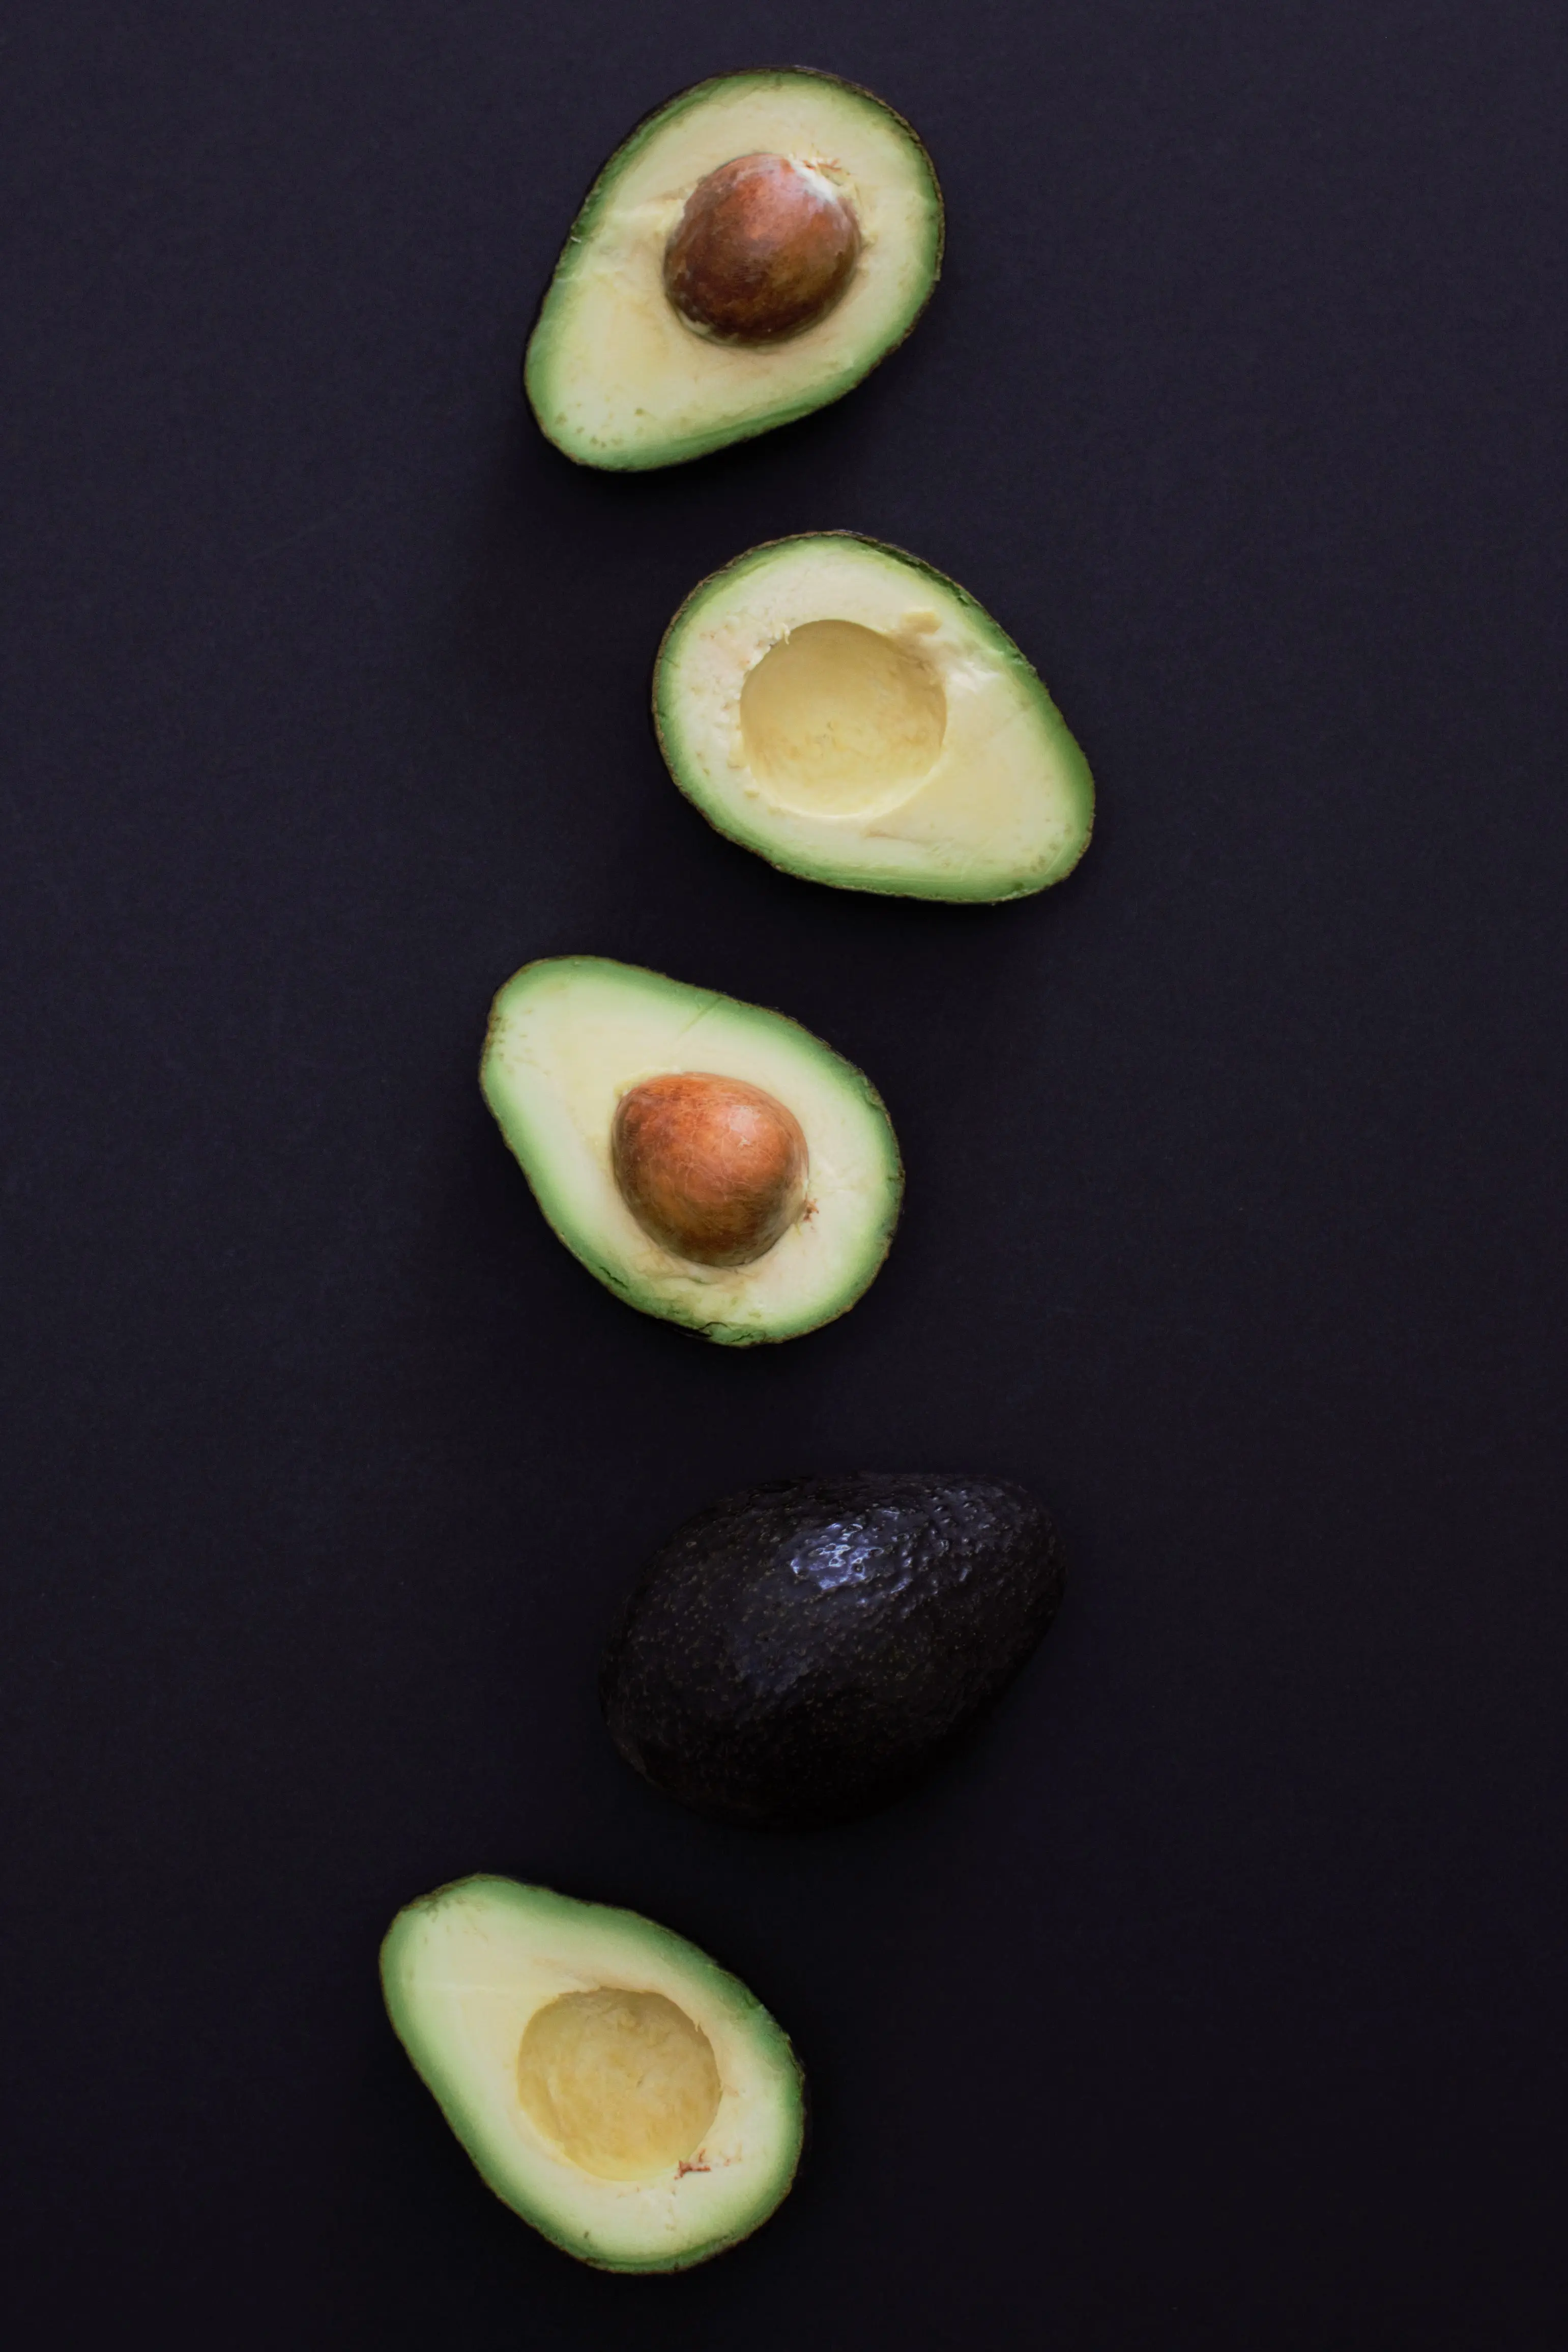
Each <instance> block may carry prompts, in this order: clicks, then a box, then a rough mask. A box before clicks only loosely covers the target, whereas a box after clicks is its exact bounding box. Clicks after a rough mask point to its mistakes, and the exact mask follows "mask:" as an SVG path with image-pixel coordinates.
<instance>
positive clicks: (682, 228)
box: [664, 155, 861, 343]
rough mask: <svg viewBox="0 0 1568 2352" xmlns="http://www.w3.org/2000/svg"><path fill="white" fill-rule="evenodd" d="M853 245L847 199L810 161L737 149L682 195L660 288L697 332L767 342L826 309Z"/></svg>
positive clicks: (849, 264) (843, 280)
mask: <svg viewBox="0 0 1568 2352" xmlns="http://www.w3.org/2000/svg"><path fill="white" fill-rule="evenodd" d="M860 249H861V233H860V224H859V223H858V221H857V220H856V219H855V216H854V214H853V213H852V210H851V209H850V206H849V204H848V202H847V200H846V199H845V198H844V197H842V196H841V195H840V194H839V192H838V190H837V189H836V188H835V187H834V186H833V185H832V184H831V181H829V180H827V179H825V178H824V177H823V175H822V173H821V172H819V171H817V170H816V169H815V168H814V167H813V166H812V165H811V164H810V163H793V162H791V160H790V159H789V156H788V155H737V157H736V158H735V160H734V162H733V163H721V164H720V165H719V167H718V169H717V171H716V172H710V173H708V175H707V177H706V180H699V181H698V182H697V184H696V186H695V188H694V189H693V190H692V193H691V194H690V195H689V196H688V197H687V199H686V208H685V212H684V213H683V214H682V215H681V217H680V222H679V224H678V226H677V227H676V229H675V233H674V236H672V237H671V239H670V242H669V245H668V246H667V247H666V248H665V252H664V291H665V293H666V294H668V296H669V298H670V300H671V301H672V302H673V303H674V307H675V309H676V310H678V311H679V312H680V314H681V316H682V318H683V319H685V321H686V323H687V325H688V326H692V327H695V328H696V329H697V330H698V331H699V332H700V333H702V334H705V335H711V336H713V337H714V338H715V339H716V341H719V342H727V343H773V342H777V341H779V338H780V337H781V336H784V335H793V334H795V333H797V332H798V331H799V330H800V328H802V327H810V326H814V325H815V324H816V322H817V320H819V319H821V318H824V317H825V316H826V315H827V313H828V312H829V311H830V310H831V309H832V307H833V304H834V303H835V302H836V301H837V300H838V299H839V297H840V296H841V294H842V292H843V290H844V289H845V287H846V286H847V285H848V284H849V281H850V276H851V273H852V270H853V268H854V266H855V262H856V259H857V258H858V257H859V254H860Z"/></svg>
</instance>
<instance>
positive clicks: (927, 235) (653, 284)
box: [524, 69, 942, 469]
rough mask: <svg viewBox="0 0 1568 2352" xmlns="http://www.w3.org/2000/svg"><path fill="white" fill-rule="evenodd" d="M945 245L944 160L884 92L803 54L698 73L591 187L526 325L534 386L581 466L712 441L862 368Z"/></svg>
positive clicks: (906, 326) (528, 380)
mask: <svg viewBox="0 0 1568 2352" xmlns="http://www.w3.org/2000/svg"><path fill="white" fill-rule="evenodd" d="M742 165H744V166H745V167H746V168H745V169H744V170H737V168H736V167H738V166H742ZM941 257H942V198H941V194H940V192H939V190H938V188H937V185H936V173H934V172H933V170H932V168H931V162H930V158H929V157H928V156H927V154H926V152H925V149H924V147H922V145H921V143H920V142H919V140H918V139H917V138H916V137H915V133H914V131H912V130H911V129H910V127H909V125H908V123H907V122H905V121H904V119H903V118H902V116H900V115H897V114H895V113H894V111H893V110H892V108H891V107H887V106H884V105H883V102H882V100H880V99H877V98H873V96H872V94H871V92H870V91H869V90H864V89H856V88H855V87H854V85H853V84H852V83H850V82H845V81H840V80H839V79H837V77H836V76H834V75H832V74H825V73H813V72H809V71H806V70H804V69H791V70H772V71H759V72H752V73H737V74H725V75H721V76H719V77H718V78H717V79H715V80H712V81H705V82H699V83H698V84H697V85H696V87H695V89H687V90H683V91H682V92H681V93H680V95H679V96H678V97H676V98H673V99H671V100H669V102H668V104H667V105H664V106H662V107H660V108H659V110H657V112H656V113H654V114H652V115H650V116H649V117H648V119H647V121H644V122H643V123H642V124H640V125H639V127H638V128H637V129H636V130H635V131H633V132H632V135H631V137H630V138H629V139H628V140H626V142H624V144H623V145H622V146H621V147H619V148H618V149H617V150H616V152H615V153H614V154H613V155H612V157H611V159H610V161H609V163H607V164H606V165H605V167H604V169H603V171H602V172H601V173H600V175H599V177H598V179H597V180H595V182H594V184H593V185H592V187H591V189H590V190H589V193H588V195H587V198H586V200H585V201H584V204H583V206H582V210H581V211H580V213H579V215H578V216H577V219H576V221H575V222H574V223H573V225H572V229H571V234H570V236H569V237H568V238H567V241H566V245H565V247H563V249H562V252H561V257H560V259H559V262H558V263H557V264H556V269H555V275H554V277H553V278H551V280H550V284H549V290H548V292H547V293H546V295H545V299H544V302H543V305H542V306H541V308H540V310H539V315H538V321H537V323H536V325H535V327H534V331H533V334H532V336H531V337H530V339H529V342H528V356H527V359H526V362H525V364H524V383H525V385H526V387H527V391H528V400H529V402H530V404H531V405H532V408H533V412H534V415H535V416H536V417H537V418H538V423H539V426H540V428H541V430H542V431H543V432H544V433H545V435H546V436H548V438H549V439H550V440H551V441H553V442H554V443H555V445H556V446H557V447H558V448H559V449H561V450H563V451H564V452H565V454H566V455H567V457H571V458H574V459H576V460H577V462H578V463H579V464H580V465H587V466H601V467H614V468H623V469H624V468H637V467H652V466H670V465H675V464H677V463H679V462H680V461H681V460H683V459H685V458H688V457H702V456H703V455H704V454H705V452H706V451H707V450H710V449H717V448H721V447H723V446H724V445H725V444H726V443H727V442H730V441H739V440H744V439H746V438H747V436H750V435H752V434H756V433H766V432H768V430H769V429H770V427H772V426H773V425H787V424H789V422H790V421H791V420H792V419H793V418H795V417H798V416H803V415H806V414H807V412H808V411H809V410H810V409H813V408H821V406H823V405H824V404H825V403H827V402H828V401H831V400H837V399H838V398H839V397H840V396H841V394H843V393H846V392H848V391H850V390H851V389H852V386H854V385H855V384H857V383H859V382H860V381H861V379H862V376H864V375H867V374H869V373H870V372H871V370H872V369H873V367H874V366H875V365H876V363H877V362H878V361H879V360H881V359H883V358H885V356H886V354H887V353H888V352H890V351H891V350H892V349H893V348H894V344H896V343H899V342H902V341H903V340H904V336H905V335H906V334H907V333H908V332H909V330H910V328H911V327H912V326H913V325H914V324H915V320H916V319H917V318H918V317H919V315H920V312H921V311H922V310H924V308H925V303H926V301H927V299H929V297H930V293H931V289H932V288H933V286H934V285H935V284H936V276H937V272H938V269H939V268H940V265H941Z"/></svg>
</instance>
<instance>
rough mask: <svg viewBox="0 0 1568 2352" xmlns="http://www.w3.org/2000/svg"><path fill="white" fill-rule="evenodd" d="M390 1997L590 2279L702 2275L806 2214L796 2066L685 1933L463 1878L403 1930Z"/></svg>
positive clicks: (504, 2175)
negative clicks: (793, 2212) (617, 2274)
mask: <svg viewBox="0 0 1568 2352" xmlns="http://www.w3.org/2000/svg"><path fill="white" fill-rule="evenodd" d="M382 1990H383V1991H384V1993H385V1996H386V2005H387V2011H388V2014H389V2016H390V2017H391V2019H392V2025H393V2028H394V2030H395V2031H396V2033H397V2035H398V2038H399V2040H400V2041H401V2042H402V2045H403V2047H404V2049H405V2050H406V2051H407V2052H408V2054H409V2056H410V2058H411V2059H412V2060H413V2064H414V2067H415V2069H416V2070H417V2072H418V2073H419V2074H420V2075H421V2077H422V2078H423V2081H424V2082H425V2083H426V2084H428V2086H429V2088H430V2089H431V2090H432V2091H433V2092H434V2095H435V2098H436V2100H437V2102H438V2103H439V2105H440V2107H441V2110H442V2113H443V2114H444V2116H445V2117H446V2120H447V2122H448V2123H449V2124H450V2125H451V2126H452V2128H453V2130H454V2131H455V2133H456V2135H457V2137H458V2138H459V2139H460V2140H461V2141H462V2143H463V2146H464V2147H465V2149H466V2150H467V2152H468V2154H469V2156H470V2157H471V2158H473V2160H474V2162H475V2164H476V2166H477V2168H478V2169H479V2172H480V2173H481V2175H482V2176H483V2178H484V2179H485V2180H486V2182H487V2184H488V2185H489V2187H490V2188H492V2189H494V2190H495V2192H496V2194H497V2197H499V2198H500V2199H501V2200H502V2202H503V2203H504V2204H507V2205H509V2206H510V2207H511V2209H512V2210H513V2211H514V2212H515V2213H519V2214H521V2216H522V2218H523V2220H524V2221H528V2222H531V2223H532V2225H533V2227H534V2228H535V2229H536V2230H538V2231H541V2232H542V2234H543V2235H544V2236H545V2237H547V2238H549V2239H550V2240H551V2241H552V2242H553V2243H554V2244H556V2245H558V2246H559V2247H561V2248H563V2249H564V2251H565V2252H567V2253H569V2254H575V2255H576V2256H577V2257H578V2259H579V2260H580V2261H581V2262H585V2263H593V2264H594V2265H595V2266H596V2267H597V2268H599V2269H601V2270H612V2271H678V2270H685V2269H688V2268H689V2267H690V2266H691V2265H692V2264H693V2263H704V2262H706V2261H707V2260H708V2258H709V2256H710V2255H713V2254H717V2253H722V2252H724V2250H725V2248H726V2247H727V2246H733V2245H735V2244H737V2242H738V2241H739V2240H740V2239H742V2238H745V2237H748V2236H749V2235H750V2233H751V2231H753V2230H755V2229H756V2228H757V2227H758V2223H760V2222H762V2221H766V2220H767V2219H768V2215H769V2214H770V2213H771V2212H772V2211H773V2210H774V2208H775V2206H777V2205H778V2204H779V2201H780V2200H781V2199H783V2198H784V2197H785V2196H786V2195H787V2194H788V2191H789V2184H790V2182H791V2181H792V2179H794V2177H795V2167H796V2164H797V2162H798V2161H799V2158H800V2142H801V2137H802V2130H803V2122H804V2104H803V2085H802V2080H801V2074H800V2066H799V2065H798V2063H796V2059H795V2053H794V2052H793V2051H792V2050H791V2048H790V2046H789V2040H788V2038H787V2036H786V2035H785V2034H784V2032H782V2031H781V2029H780V2028H779V2026H778V2025H777V2024H775V2022H774V2021H773V2019H772V2018H771V2017H770V2016H769V2015H768V2011H766V2010H765V2009H764V2008H763V2006H762V2004H761V2002H760V2001H759V2000H757V1999H756V1998H755V1997H754V1996H753V1995H752V1994H751V1993H749V1992H748V1991H747V1989H746V1987H745V1986H744V1985H743V1984H741V1983H739V1982H738V1981H737V1979H736V1978H734V1977H732V1976H729V1975H728V1974H727V1972H726V1971H725V1970H724V1969H721V1968H719V1967H718V1966H717V1965H716V1963H715V1962H714V1961H713V1960H710V1959H709V1958H708V1957H707V1955H706V1952H700V1951H699V1950H698V1949H697V1948H696V1946H695V1944H688V1943H687V1942H686V1940H685V1937H683V1936H676V1935H673V1934H672V1933H671V1931H670V1930H669V1928H667V1927H655V1926H654V1924H653V1921H652V1920H651V1919H643V1918H640V1917H639V1916H638V1915H637V1914H636V1912H634V1911H619V1910H614V1909H612V1908H611V1906H608V1905H606V1904H602V1903H579V1902H575V1901H573V1900H572V1899H571V1897H570V1896H569V1895H556V1894H553V1893H552V1892H551V1891H550V1890H549V1888H548V1887H544V1886H523V1885H518V1884H517V1881H516V1880H515V1879H510V1878H489V1877H476V1878H464V1879H460V1880H458V1881H457V1883H456V1884H455V1885H452V1886H443V1887H441V1888H439V1889H438V1890H437V1891H436V1893H435V1894H434V1895H425V1896H424V1897H423V1899H422V1900H421V1901H419V1902H416V1903H411V1904H409V1905H408V1906H407V1907H406V1908H405V1909H404V1910H402V1911H400V1912H399V1913H398V1916H397V1917H396V1918H395V1919H394V1920H393V1922H392V1927H391V1929H390V1931H389V1933H388V1935H387V1937H386V1941H385V1943H384V1944H383V1945H382Z"/></svg>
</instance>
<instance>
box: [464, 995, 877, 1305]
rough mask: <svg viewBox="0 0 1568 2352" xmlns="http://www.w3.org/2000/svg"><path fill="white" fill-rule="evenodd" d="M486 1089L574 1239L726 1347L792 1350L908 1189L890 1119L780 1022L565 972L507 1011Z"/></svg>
mask: <svg viewBox="0 0 1568 2352" xmlns="http://www.w3.org/2000/svg"><path fill="white" fill-rule="evenodd" d="M480 1082H481V1084H482V1086H483V1087H484V1091H485V1097H486V1101H487V1102H488V1104H489V1106H490V1108H491V1110H492V1111H493V1112H494V1113H495V1116H496V1118H497V1122H498V1123H499V1126H500V1129H501V1131H502V1134H503V1135H504V1136H505V1137H506V1139H507V1143H508V1145H509V1146H510V1147H511V1150H512V1151H513V1153H514V1155H515V1156H516V1158H517V1160H518V1162H519V1164H520V1165H521V1167H522V1170H523V1172H524V1174H525V1175H526V1176H527V1178H528V1182H529V1183H530V1185H531V1186H532V1187H533V1191H534V1194H535V1197H536V1199H537V1200H538V1204H539V1206H540V1208H541V1209H542V1210H543V1212H544V1213H545V1216H546V1218H547V1219H548V1220H549V1223H550V1225H551V1226H552V1227H553V1228H554V1230H555V1232H556V1233H557V1234H558V1235H559V1238H560V1239H561V1240H562V1241H563V1242H564V1243H565V1244H566V1245H567V1247H568V1249H570V1251H572V1253H573V1254H574V1255H576V1256H577V1257H579V1258H580V1260H581V1261H582V1263H583V1265H586V1266H587V1267H588V1269H589V1271H590V1272H591V1274H594V1275H597V1276H598V1277H599V1279H600V1281H601V1282H602V1283H604V1284H605V1285H606V1286H608V1287H609V1288H610V1289H612V1290H613V1291H614V1292H615V1293H616V1294H617V1296H618V1297H622V1298H624V1299H625V1300H626V1301H627V1302H628V1304H629V1305H631V1306H633V1307H639V1308H641V1309H642V1311H643V1313H644V1314H648V1315H659V1316H663V1317H664V1318H667V1319H668V1320H670V1321H672V1322H675V1323H679V1324H682V1325H684V1326H685V1328H687V1329H689V1330H693V1331H696V1332H698V1333H700V1334H701V1335H702V1336H703V1337H704V1338H705V1339H716V1340H718V1341H720V1342H722V1343H724V1344H726V1345H728V1346H737V1347H746V1346H748V1345H751V1344H753V1343H754V1342H757V1341H759V1340H766V1339H792V1338H795V1337H796V1336H798V1335H799V1334H800V1333H801V1332H805V1331H810V1330H814V1329H815V1328H817V1326H818V1325H819V1324H821V1323H827V1322H830V1321H831V1319H832V1318H833V1317H834V1316H836V1315H841V1314H842V1313H843V1312H844V1311H845V1309H846V1308H847V1307H852V1305H853V1304H854V1302H855V1300H856V1299H857V1298H858V1297H860V1296H861V1293H862V1291H863V1290H864V1289H865V1287H866V1286H867V1285H868V1284H869V1283H870V1281H871V1280H872V1278H873V1276H874V1275H875V1273H876V1271H877V1269H878V1267H879V1266H880V1265H881V1264H882V1261H883V1257H884V1256H885V1255H886V1253H887V1247H888V1244H889V1242H890V1240H891V1238H892V1234H893V1228H894V1223H895V1222H896V1220H897V1216H898V1209H899V1202H900V1198H901V1195H902V1192H903V1171H902V1169H901V1166H900V1163H899V1156H898V1146H897V1144H896V1142H895V1141H894V1134H893V1129H892V1127H891V1125H890V1124H889V1121H888V1117H887V1113H886V1111H885V1110H884V1109H883V1105H882V1102H881V1099H880V1097H878V1095H877V1093H876V1090H875V1088H874V1087H873V1086H872V1085H871V1083H870V1081H869V1080H868V1079H866V1078H865V1077H863V1076H862V1074H861V1072H860V1071H859V1070H857V1069H856V1068H854V1066H852V1064H851V1063H849V1062H846V1061H844V1060H843V1059H842V1057H841V1055H838V1054H835V1053H834V1052H833V1051H832V1049H831V1046H828V1045H824V1044H823V1043H822V1041H821V1038H819V1037H814V1036H812V1034H810V1031H809V1030H807V1029H802V1028H801V1027H800V1024H798V1023H797V1022H794V1021H789V1020H787V1019H786V1018H785V1016H784V1015H783V1014H782V1013H770V1012H768V1011H766V1010H764V1009H763V1007H761V1006H760V1005H755V1004H743V1003H739V1002H738V1001H737V999H736V998H734V997H732V996H724V995H720V994H719V993H718V992H716V991H715V990H712V989H701V988H692V987H689V986H687V985H686V983H685V982H682V981H677V980H670V979H667V978H666V977H665V976H664V974H663V973H661V972H654V971H643V970H641V969H640V968H639V967H637V966H636V965H633V964H623V963H615V962H612V961H610V960H609V959H608V958H606V957H602V956H556V957H551V958H548V959H546V960H544V961H540V962H538V963H531V964H526V965H525V966H524V967H523V969H522V971H519V972H517V974H515V975H514V977H513V978H512V979H511V980H509V981H508V982H507V984H506V986H505V987H504V988H503V989H502V990H501V991H500V992H499V994H498V995H497V998H496V1001H495V1004H494V1006H493V1008H492V1011H491V1015H490V1027H489V1034H488V1035H487V1037H486V1043H485V1055H484V1061H483V1064H482V1066H481V1070H480ZM660 1155H662V1156H660ZM727 1155H730V1157H727ZM732 1163H733V1164H732ZM731 1178H733V1181H730V1179H731ZM727 1181H729V1184H730V1189H729V1192H728V1195H727V1197H726V1195H725V1192H724V1187H725V1185H726V1182H727ZM705 1235H706V1239H705Z"/></svg>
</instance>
